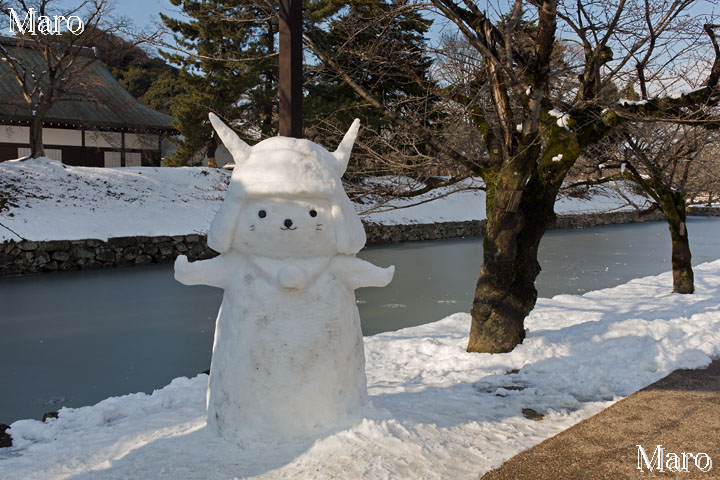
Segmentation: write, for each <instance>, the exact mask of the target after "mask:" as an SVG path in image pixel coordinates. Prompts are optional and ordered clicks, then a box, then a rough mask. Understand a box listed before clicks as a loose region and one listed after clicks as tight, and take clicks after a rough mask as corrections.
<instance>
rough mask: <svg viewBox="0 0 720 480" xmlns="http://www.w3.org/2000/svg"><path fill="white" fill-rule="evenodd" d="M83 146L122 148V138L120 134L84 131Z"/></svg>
mask: <svg viewBox="0 0 720 480" xmlns="http://www.w3.org/2000/svg"><path fill="white" fill-rule="evenodd" d="M85 146H87V147H104V148H120V147H122V137H121V134H120V132H98V131H95V130H86V131H85Z"/></svg>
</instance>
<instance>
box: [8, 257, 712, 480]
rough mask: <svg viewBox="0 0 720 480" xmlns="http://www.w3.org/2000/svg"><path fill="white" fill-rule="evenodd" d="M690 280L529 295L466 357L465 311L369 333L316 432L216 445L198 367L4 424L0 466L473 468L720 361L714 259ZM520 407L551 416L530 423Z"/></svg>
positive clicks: (424, 474)
mask: <svg viewBox="0 0 720 480" xmlns="http://www.w3.org/2000/svg"><path fill="white" fill-rule="evenodd" d="M695 276H696V277H695V282H696V293H695V294H694V295H676V294H675V295H674V294H671V293H670V292H671V286H672V278H671V275H670V274H669V273H665V274H662V275H659V276H655V277H647V278H641V279H637V280H633V281H631V282H629V283H627V284H625V285H621V286H618V287H615V288H611V289H606V290H600V291H595V292H590V293H587V294H585V295H583V296H574V295H560V296H557V297H555V298H552V299H539V300H538V304H537V307H536V308H535V310H534V311H533V312H532V314H531V315H530V317H529V318H528V319H527V323H526V325H527V327H528V329H529V332H528V336H527V338H526V340H525V342H524V343H523V344H522V345H521V346H519V347H517V348H516V349H515V350H514V351H513V352H511V353H508V354H501V355H489V354H469V353H466V352H465V350H464V347H465V345H466V342H467V332H468V329H469V322H470V319H469V316H468V315H467V314H463V313H458V314H455V315H452V316H450V317H447V318H445V319H443V320H440V321H438V322H435V323H432V324H428V325H423V326H419V327H414V328H409V329H405V330H400V331H397V332H391V333H384V334H380V335H376V336H373V337H366V338H365V350H366V356H367V374H368V385H369V392H370V395H371V401H372V404H373V407H372V408H369V409H368V410H367V411H366V412H364V413H363V414H362V415H361V416H360V417H358V418H355V419H348V421H347V423H345V424H343V425H338V426H336V428H334V429H332V430H330V431H328V432H327V433H325V434H323V435H319V436H317V437H314V438H305V439H302V440H292V441H290V440H286V441H281V442H275V443H273V442H271V441H268V442H267V443H257V442H256V443H251V444H246V445H243V446H237V445H231V444H226V443H223V442H222V441H221V440H219V439H218V438H215V437H213V436H212V435H211V434H210V432H209V431H208V430H207V429H206V428H205V419H204V405H205V389H206V385H207V376H205V375H200V376H198V377H195V378H192V379H187V378H179V379H176V380H174V381H173V382H172V383H171V384H170V385H168V386H167V387H165V388H163V389H161V390H158V391H156V392H154V393H153V394H152V395H145V394H133V395H127V396H123V397H117V398H109V399H107V400H104V401H102V402H100V403H98V404H97V405H95V406H91V407H84V408H78V409H63V410H61V411H60V415H59V418H57V419H53V420H49V421H48V423H41V422H39V421H35V420H22V421H18V422H15V423H13V424H12V426H11V427H12V428H11V429H10V431H9V432H10V434H11V435H12V436H13V438H14V441H15V446H13V447H11V448H9V449H2V450H0V472H2V474H0V476H2V478H3V479H6V480H17V479H28V480H29V479H39V478H42V479H45V480H52V479H64V478H72V479H73V480H80V479H93V480H103V479H125V478H133V479H145V478H152V479H173V480H179V479H198V478H202V479H207V480H215V479H223V480H225V479H227V480H229V479H233V478H273V479H275V478H365V479H387V478H426V479H434V478H437V479H448V478H453V479H462V478H478V477H479V476H480V475H481V474H482V473H484V472H486V471H487V470H489V469H491V468H493V467H496V466H499V465H500V464H501V463H502V462H503V461H504V460H505V459H507V458H509V457H511V456H513V455H515V454H517V453H518V452H520V451H522V450H525V449H527V448H529V447H531V446H533V445H535V444H537V443H539V442H540V441H542V440H543V439H545V438H548V437H550V436H552V435H554V434H556V433H558V432H559V431H561V430H564V429H566V428H568V427H569V426H571V425H573V424H575V423H577V422H578V421H580V420H581V419H583V418H586V417H588V416H590V415H592V414H594V413H597V412H598V411H599V410H601V409H603V408H605V407H607V406H609V405H610V404H611V403H613V402H614V401H617V400H618V399H619V398H621V397H624V396H627V395H629V394H631V393H632V392H634V391H637V390H638V389H640V388H642V387H644V386H646V385H648V384H649V383H651V382H653V381H655V380H657V379H659V378H661V377H663V376H664V375H666V374H667V373H669V372H670V371H672V370H674V369H676V368H683V367H685V368H695V367H701V366H704V365H707V364H708V363H709V362H710V358H711V357H713V356H718V355H720V305H719V304H718V303H719V302H718V298H720V260H719V261H715V262H711V263H706V264H703V265H700V266H698V267H696V269H695ZM288 396H289V397H291V396H292V392H288ZM308 408H312V406H311V405H309V406H308ZM523 409H532V410H534V411H535V412H538V413H539V414H544V415H545V416H544V417H543V418H542V419H541V420H531V419H528V418H526V417H525V416H524V415H523Z"/></svg>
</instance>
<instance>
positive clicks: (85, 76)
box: [0, 37, 175, 167]
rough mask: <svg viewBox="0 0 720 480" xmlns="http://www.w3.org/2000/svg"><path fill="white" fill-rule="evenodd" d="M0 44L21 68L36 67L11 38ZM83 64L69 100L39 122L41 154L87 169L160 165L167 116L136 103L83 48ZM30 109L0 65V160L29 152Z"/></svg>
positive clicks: (32, 53) (35, 59) (31, 54)
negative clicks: (85, 64)
mask: <svg viewBox="0 0 720 480" xmlns="http://www.w3.org/2000/svg"><path fill="white" fill-rule="evenodd" d="M0 43H1V44H2V45H3V46H4V47H5V49H7V51H8V52H9V53H10V54H11V55H13V56H14V57H16V58H19V59H21V61H22V63H23V65H27V66H35V67H36V68H37V67H41V66H42V62H43V61H44V60H43V58H42V56H41V55H40V53H39V52H37V51H36V50H34V49H32V48H30V47H25V46H22V44H21V43H20V42H19V41H18V40H17V39H15V38H12V37H0ZM82 56H83V57H85V58H87V59H88V60H92V61H89V62H88V65H87V67H86V68H85V69H83V70H82V72H80V73H77V74H76V75H81V76H82V78H81V79H79V80H76V81H75V82H73V83H74V84H75V85H77V86H78V87H76V89H75V91H74V93H73V95H72V96H71V98H67V99H62V100H59V101H57V102H55V103H54V104H53V105H52V107H51V108H50V110H49V111H48V113H47V115H46V116H45V118H44V121H43V143H44V146H45V154H46V155H47V156H48V157H50V158H54V159H56V160H59V161H62V162H63V163H66V164H68V165H82V166H91V167H102V166H105V167H120V166H140V165H144V166H153V165H160V161H161V155H162V153H161V152H162V139H163V137H164V136H167V135H169V134H172V133H175V129H174V128H173V126H172V120H173V119H172V117H171V116H169V115H165V114H164V113H160V112H157V111H155V110H152V109H150V108H148V107H146V106H145V105H143V104H141V103H140V102H139V101H138V100H137V99H135V98H134V97H133V96H132V95H130V93H128V92H127V91H126V90H125V89H124V88H123V87H122V85H120V83H118V81H117V80H116V79H115V78H114V77H113V76H112V74H111V73H110V71H109V70H108V69H107V67H106V66H105V65H104V64H103V63H102V62H101V61H100V59H98V58H94V57H95V53H94V51H93V50H92V49H89V48H85V49H84V51H83V52H82ZM31 119H32V112H31V109H30V106H29V105H28V104H27V102H26V101H25V100H24V98H23V94H22V90H21V88H20V86H19V85H18V83H17V80H16V79H15V77H14V76H13V75H12V74H11V73H10V66H9V65H8V63H7V62H3V61H0V161H3V160H10V159H14V158H19V157H23V156H26V155H29V154H30V145H29V136H30V135H29V132H30V128H29V126H28V125H29V124H30V121H31Z"/></svg>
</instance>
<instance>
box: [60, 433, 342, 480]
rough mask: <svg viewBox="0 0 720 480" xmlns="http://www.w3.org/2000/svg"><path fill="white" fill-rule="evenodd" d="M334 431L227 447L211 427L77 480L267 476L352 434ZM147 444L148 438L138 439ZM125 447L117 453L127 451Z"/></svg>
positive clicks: (152, 444) (152, 445) (134, 452)
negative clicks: (331, 439) (321, 443)
mask: <svg viewBox="0 0 720 480" xmlns="http://www.w3.org/2000/svg"><path fill="white" fill-rule="evenodd" d="M349 427H350V425H340V426H337V427H336V428H334V429H331V430H326V431H324V432H322V433H319V434H317V435H312V436H306V437H297V438H293V439H279V440H276V441H271V440H267V439H260V438H256V439H248V441H247V442H245V443H243V444H235V443H231V442H226V441H225V440H223V439H222V438H220V437H219V436H218V435H216V434H215V433H214V432H213V431H211V430H210V429H209V428H208V427H207V426H202V427H201V428H199V429H196V430H193V431H190V432H185V433H181V434H178V435H173V436H164V437H160V438H157V439H154V440H151V441H148V442H147V443H145V444H142V445H140V446H138V447H137V448H134V449H131V450H130V451H129V452H127V453H126V454H124V455H122V454H121V455H119V456H118V457H117V458H114V459H109V460H107V461H105V462H103V463H102V464H101V466H99V467H96V468H94V469H93V470H90V471H87V472H83V473H80V474H76V475H73V476H72V477H70V478H72V479H73V480H97V478H99V477H100V478H103V479H113V478H118V479H128V478H133V479H145V478H147V479H151V478H245V477H254V476H257V475H262V474H264V473H267V472H270V471H272V470H275V469H279V468H281V467H283V466H285V465H288V464H290V463H291V462H293V460H295V459H296V458H297V457H299V456H300V455H302V454H303V453H304V452H306V451H307V450H309V449H310V448H311V447H312V445H313V444H314V443H315V442H316V441H317V440H319V439H322V438H324V437H326V436H330V435H333V434H335V433H337V432H338V431H342V430H343V429H345V428H349ZM136 440H137V441H138V442H142V441H143V438H142V437H139V438H137V439H136ZM123 447H124V446H120V447H119V448H117V449H118V450H122V449H123Z"/></svg>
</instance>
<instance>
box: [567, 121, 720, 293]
mask: <svg viewBox="0 0 720 480" xmlns="http://www.w3.org/2000/svg"><path fill="white" fill-rule="evenodd" d="M717 145H718V135H717V132H715V131H712V130H711V131H708V130H707V129H704V128H699V127H694V126H691V125H685V124H678V123H665V122H659V123H643V122H637V123H627V124H625V125H623V126H622V127H620V128H619V129H618V130H617V131H616V132H614V134H613V135H612V136H611V137H607V138H606V139H605V140H604V141H603V142H600V143H599V144H597V145H595V146H593V148H592V149H591V150H590V151H588V152H587V155H588V156H592V157H593V158H592V160H589V159H587V158H586V159H583V161H580V162H578V165H576V167H575V168H576V169H578V170H579V171H581V172H583V173H584V175H585V176H586V177H587V178H588V179H587V180H585V181H583V182H575V183H571V184H570V185H568V187H577V186H579V185H593V184H600V183H608V182H615V185H618V182H621V181H622V180H623V179H627V180H630V181H631V182H633V183H634V184H635V185H637V186H638V187H639V188H640V189H641V191H642V192H643V193H645V195H646V196H647V197H648V198H649V199H650V202H651V203H650V205H651V207H650V209H649V210H648V211H653V210H659V211H660V212H662V214H663V216H664V217H665V221H666V222H667V224H668V228H669V230H670V239H671V241H672V255H671V258H672V272H673V292H675V293H686V294H689V293H693V292H694V290H695V286H694V281H693V270H692V254H691V251H690V243H689V233H688V228H687V224H686V218H687V209H686V207H687V205H688V204H689V203H690V202H691V201H692V200H693V199H696V198H698V197H699V196H700V195H703V194H707V192H708V191H709V190H710V189H711V188H712V187H713V184H714V183H716V181H717V180H716V178H715V177H714V176H713V175H712V173H713V171H714V170H715V169H716V168H717V167H718V166H720V165H718V163H719V162H718V160H717V159H716V158H715V157H714V156H713V155H712V154H711V151H712V148H713V147H717ZM598 161H601V162H602V163H598Z"/></svg>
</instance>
